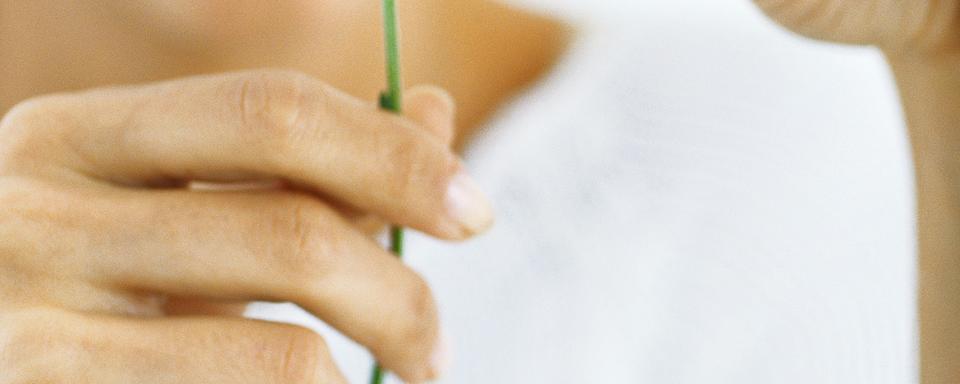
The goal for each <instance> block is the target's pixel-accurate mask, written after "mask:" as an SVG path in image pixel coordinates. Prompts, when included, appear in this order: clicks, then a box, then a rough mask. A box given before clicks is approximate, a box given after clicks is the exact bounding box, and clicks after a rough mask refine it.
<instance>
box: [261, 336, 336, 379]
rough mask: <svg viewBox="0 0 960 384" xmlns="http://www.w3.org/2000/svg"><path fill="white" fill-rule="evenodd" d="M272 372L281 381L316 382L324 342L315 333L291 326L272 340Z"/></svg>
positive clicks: (324, 347)
mask: <svg viewBox="0 0 960 384" xmlns="http://www.w3.org/2000/svg"><path fill="white" fill-rule="evenodd" d="M272 342H273V343H275V345H274V346H273V348H274V355H275V356H276V358H275V359H272V360H273V367H271V368H270V369H272V371H273V372H276V376H277V377H278V379H279V382H282V383H316V382H317V377H319V375H320V372H319V370H320V369H321V366H322V364H321V360H322V359H324V358H326V356H325V353H324V352H323V351H325V350H326V343H325V342H324V341H323V338H322V337H320V335H318V334H317V333H315V332H313V331H311V330H308V329H305V328H300V327H295V326H294V327H291V328H289V331H287V332H286V333H285V334H284V335H283V336H282V337H278V338H276V339H275V340H274V341H272Z"/></svg>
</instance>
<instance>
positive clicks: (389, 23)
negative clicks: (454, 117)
mask: <svg viewBox="0 0 960 384" xmlns="http://www.w3.org/2000/svg"><path fill="white" fill-rule="evenodd" d="M383 28H384V39H385V41H386V54H387V90H386V91H384V92H382V93H381V94H380V108H383V109H385V110H388V111H392V112H394V113H401V112H402V111H403V105H402V94H401V86H402V85H401V81H400V44H399V36H398V34H397V7H396V3H395V0H383ZM390 251H391V252H393V254H395V255H397V257H400V258H402V257H403V228H402V227H399V226H392V227H390ZM383 375H384V371H383V368H381V367H380V364H379V363H374V365H373V372H372V373H371V374H370V384H381V383H382V382H383Z"/></svg>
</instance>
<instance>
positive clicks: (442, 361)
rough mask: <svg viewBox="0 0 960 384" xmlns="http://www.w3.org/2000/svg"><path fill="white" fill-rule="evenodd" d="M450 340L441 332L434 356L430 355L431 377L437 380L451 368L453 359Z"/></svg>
mask: <svg viewBox="0 0 960 384" xmlns="http://www.w3.org/2000/svg"><path fill="white" fill-rule="evenodd" d="M450 352H451V349H450V339H449V338H447V334H446V333H445V332H443V330H440V333H439V335H438V336H437V344H436V346H434V348H433V354H431V355H430V377H431V378H433V379H437V378H439V377H440V376H443V374H444V373H445V372H446V371H447V369H449V368H450V363H451V362H452V361H453V359H452V358H451V357H452V355H451V353H450Z"/></svg>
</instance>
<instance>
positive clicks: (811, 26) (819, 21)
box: [754, 0, 960, 50]
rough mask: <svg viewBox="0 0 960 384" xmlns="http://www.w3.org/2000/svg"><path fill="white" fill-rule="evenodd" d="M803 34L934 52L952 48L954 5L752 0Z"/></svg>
mask: <svg viewBox="0 0 960 384" xmlns="http://www.w3.org/2000/svg"><path fill="white" fill-rule="evenodd" d="M754 3H756V4H757V5H758V6H759V7H760V9H761V10H763V11H764V12H765V13H766V14H767V15H769V16H770V17H771V18H772V19H774V20H775V21H777V22H778V23H780V24H781V25H783V26H785V27H787V28H789V29H790V30H793V31H795V32H797V33H800V34H803V35H805V36H809V37H813V38H817V39H823V40H829V41H835V42H842V43H851V44H875V45H879V46H880V47H882V48H884V49H893V50H902V49H913V50H937V49H942V48H944V47H945V46H947V45H951V44H952V45H954V46H955V44H956V41H957V37H956V34H955V33H953V31H954V30H955V27H956V25H957V17H956V14H957V11H958V9H960V2H958V1H885V0H857V1H844V0H754Z"/></svg>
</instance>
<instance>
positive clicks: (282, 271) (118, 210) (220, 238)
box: [51, 190, 439, 380]
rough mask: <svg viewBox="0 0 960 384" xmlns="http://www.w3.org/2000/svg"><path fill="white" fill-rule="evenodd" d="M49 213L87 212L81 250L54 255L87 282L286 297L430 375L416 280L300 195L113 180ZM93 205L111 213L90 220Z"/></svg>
mask: <svg viewBox="0 0 960 384" xmlns="http://www.w3.org/2000/svg"><path fill="white" fill-rule="evenodd" d="M58 214H59V215H65V214H68V215H70V216H71V217H70V218H65V220H82V219H80V218H81V217H82V218H87V219H88V220H89V218H94V220H92V221H87V222H96V223H98V224H97V225H92V226H91V228H90V229H89V230H88V231H89V233H88V235H87V237H86V238H85V239H83V240H81V241H76V239H73V238H72V239H68V240H67V241H70V242H71V244H79V245H74V246H73V247H74V248H73V249H74V251H73V254H74V255H78V256H74V257H78V258H81V259H79V260H77V261H73V262H68V261H64V263H68V264H69V265H82V268H78V269H77V270H78V271H80V273H83V274H84V276H82V277H83V278H84V279H85V280H87V281H91V282H93V283H95V284H97V285H98V286H106V287H114V288H117V289H121V290H131V291H137V292H140V291H147V292H158V293H165V294H169V295H172V296H180V297H194V298H205V299H218V300H267V301H278V302H283V301H290V302H295V303H297V304H299V305H300V306H301V307H303V308H304V309H306V310H308V311H310V312H312V313H314V314H315V315H317V316H318V317H319V318H321V319H323V320H324V321H325V322H327V323H328V324H330V325H331V326H333V327H335V328H337V329H338V330H340V331H341V332H342V333H343V334H345V335H347V336H348V337H350V338H352V339H353V340H355V341H357V342H358V343H360V344H362V345H364V346H366V347H367V348H369V349H370V350H371V351H372V352H373V354H374V355H376V356H377V358H378V360H379V361H381V362H382V363H383V364H384V365H385V366H386V367H387V368H388V369H390V370H391V371H394V372H396V373H397V374H398V375H401V376H402V377H405V378H407V379H409V380H424V379H426V378H429V377H431V376H432V375H434V374H435V368H434V367H433V366H432V365H431V360H430V354H431V353H432V352H433V349H434V347H435V344H436V343H437V334H438V327H439V325H438V319H437V310H436V306H435V303H434V300H433V296H432V294H431V292H430V289H429V287H428V286H427V284H426V283H425V282H424V280H423V279H422V278H421V277H420V276H418V275H417V274H416V273H414V272H413V271H412V270H410V269H409V268H408V267H406V266H404V265H403V264H402V263H401V262H400V261H398V260H397V259H396V258H395V257H393V256H392V255H390V254H389V253H387V252H386V251H384V250H383V249H382V248H381V247H380V246H379V245H378V244H376V243H375V242H374V241H372V240H370V239H368V238H367V237H366V236H364V235H363V234H362V233H360V232H358V231H356V230H355V229H354V228H353V227H352V226H351V225H350V224H348V223H347V222H346V221H345V220H344V219H343V218H340V217H339V216H338V214H337V213H336V212H334V211H333V210H332V209H330V208H327V207H326V206H325V205H323V204H322V203H320V202H318V201H317V200H316V199H313V198H311V197H309V196H305V195H299V194H295V193H292V192H271V191H260V192H252V191H243V192H207V193H203V192H189V191H182V190H169V191H151V192H135V191H122V190H121V191H119V192H116V193H114V194H108V195H104V196H102V197H89V196H88V197H86V198H85V200H84V204H82V205H78V206H77V208H75V212H70V213H65V212H59V213H58ZM104 215H109V216H110V217H111V219H110V220H99V219H96V216H104ZM51 241H56V239H54V240H51ZM85 255H96V257H90V256H85Z"/></svg>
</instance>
